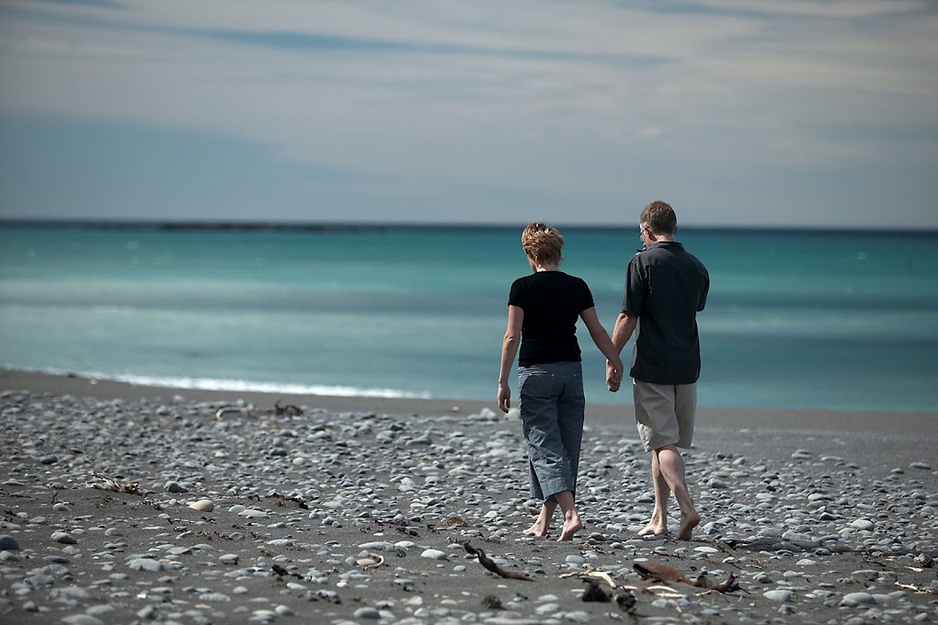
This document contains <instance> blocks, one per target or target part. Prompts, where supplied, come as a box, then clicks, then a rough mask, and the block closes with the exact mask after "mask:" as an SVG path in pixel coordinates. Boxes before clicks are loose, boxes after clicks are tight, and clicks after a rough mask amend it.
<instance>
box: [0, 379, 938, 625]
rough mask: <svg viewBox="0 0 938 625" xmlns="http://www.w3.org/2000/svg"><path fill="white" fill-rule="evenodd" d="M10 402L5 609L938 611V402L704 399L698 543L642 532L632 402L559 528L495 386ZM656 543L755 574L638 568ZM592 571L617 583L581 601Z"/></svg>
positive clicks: (528, 615)
mask: <svg viewBox="0 0 938 625" xmlns="http://www.w3.org/2000/svg"><path fill="white" fill-rule="evenodd" d="M493 393H494V390H493ZM0 397H2V400H0V409H2V411H3V412H2V431H0V436H2V438H0V482H2V484H0V514H2V516H0V539H2V537H3V536H6V537H8V541H9V540H12V541H14V542H15V543H16V546H18V547H19V549H8V550H6V551H4V550H2V547H0V623H2V624H4V625H5V624H7V623H62V622H65V623H72V624H79V625H81V624H85V623H87V624H88V625H95V624H96V623H132V622H140V623H238V622H245V623H247V622H283V623H299V622H314V623H346V622H357V623H374V622H382V623H405V624H407V625H415V624H417V623H454V624H455V623H467V622H468V623H492V624H495V625H512V624H517V625H522V624H533V623H570V622H590V623H605V622H616V621H619V620H623V621H633V622H647V623H652V622H699V623H720V622H728V623H770V622H772V623H851V624H855V625H860V624H861V623H878V622H883V623H887V622H902V623H905V622H908V623H914V622H936V621H938V578H936V571H938V569H936V565H935V564H934V562H933V558H938V540H936V536H938V519H936V517H938V514H936V513H938V510H936V507H938V471H936V470H938V454H936V451H935V450H936V449H938V414H907V413H886V412H844V411H791V410H739V409H734V410H724V409H700V410H699V412H698V432H697V435H696V438H695V446H694V448H693V449H692V450H689V451H688V452H687V454H686V461H687V463H688V477H689V479H690V480H691V483H692V491H693V495H694V497H695V499H696V501H697V504H698V506H699V508H700V512H701V515H702V517H703V522H702V524H701V526H700V527H699V528H698V531H697V532H696V533H695V535H694V538H693V540H691V541H689V542H681V541H675V540H670V539H665V540H661V539H659V540H642V539H640V538H638V537H637V536H636V535H635V529H636V528H639V527H641V526H642V524H643V522H644V520H645V519H647V515H648V513H649V512H650V508H651V505H650V503H649V501H648V498H647V493H648V491H649V488H650V487H649V484H648V479H647V478H648V476H647V467H646V462H647V458H646V456H645V455H644V453H642V452H640V451H639V450H638V449H637V448H636V446H635V442H634V439H635V430H634V424H633V414H632V409H631V406H630V402H629V401H628V400H629V396H628V395H622V396H621V400H622V405H620V406H601V405H591V406H589V407H588V411H587V431H586V433H585V437H584V445H583V448H584V456H583V462H582V464H581V479H580V485H581V486H580V488H581V492H580V493H579V494H578V499H579V502H580V512H581V514H582V516H583V518H584V521H585V527H584V529H583V531H582V532H580V533H579V534H578V535H577V537H576V539H575V540H574V541H573V542H572V543H562V544H561V543H557V542H554V541H552V540H538V539H532V538H528V537H523V536H522V535H521V531H522V530H523V529H524V528H525V527H527V525H529V524H530V522H531V521H532V520H533V518H532V517H531V516H530V515H531V512H532V511H533V510H535V509H536V508H535V505H534V502H530V501H529V500H528V495H527V474H526V469H525V466H526V465H525V463H524V461H523V455H522V453H521V452H522V447H521V442H520V441H521V439H520V432H519V430H520V426H519V424H518V423H517V422H514V421H508V420H505V419H503V418H502V417H501V415H494V416H492V415H488V414H485V413H484V412H483V409H489V410H491V409H493V408H494V402H492V403H488V402H470V401H464V400H388V399H371V398H365V399H363V398H341V397H313V396H288V395H265V394H255V393H238V394H234V393H229V392H211V391H191V390H182V389H165V388H148V387H140V386H131V385H127V384H121V383H115V382H109V381H103V380H100V381H93V380H88V379H83V378H78V377H64V376H48V375H40V374H32V373H21V372H14V371H0ZM114 400H120V401H114ZM276 401H279V402H280V404H281V405H295V406H299V407H302V409H303V411H304V413H303V414H302V415H299V416H293V417H291V416H287V415H277V414H275V413H274V403H275V402H276ZM225 407H228V408H237V409H238V410H237V411H231V412H225V413H223V414H222V415H221V416H220V417H216V414H217V412H218V410H219V409H221V408H225ZM99 428H100V429H99ZM483 452H484V453H483ZM493 454H494V455H493ZM498 454H501V455H498ZM297 457H302V458H304V459H305V464H303V463H295V462H292V460H294V459H295V458H297ZM167 476H169V477H167ZM107 478H110V480H112V481H110V482H108V481H107ZM176 481H178V483H179V484H182V485H183V487H184V488H185V490H183V491H176V490H175V488H170V486H169V485H170V483H171V482H176ZM130 485H134V486H133V487H132V488H130ZM95 486H96V487H95ZM109 487H112V488H110V489H109ZM127 491H131V492H127ZM200 499H210V500H211V501H212V502H213V503H214V509H213V510H212V511H210V512H206V511H197V510H194V509H192V508H190V507H189V505H190V504H191V503H193V502H195V501H197V500H200ZM63 504H64V505H63ZM239 506H246V507H247V508H248V509H256V510H259V511H261V512H263V513H264V515H265V516H263V517H260V518H256V519H255V518H250V517H245V516H243V515H241V514H240V512H241V509H240V508H239ZM672 511H673V512H672V513H673V514H675V515H676V510H675V509H674V506H673V505H672ZM676 520H677V519H676V518H673V519H672V525H673V523H674V522H676ZM867 521H868V522H869V524H870V525H869V526H866V525H864V522H867ZM57 532H62V533H65V534H69V535H70V536H71V537H72V538H73V539H74V540H75V541H76V542H75V543H74V544H72V543H70V542H64V543H63V542H60V539H61V536H60V535H57V536H58V538H53V534H56V533H57ZM554 535H556V532H555V534H554ZM466 542H468V543H470V544H471V545H472V546H473V547H475V548H481V549H484V550H485V552H486V553H487V554H489V555H490V556H491V557H493V558H495V559H496V561H497V562H499V563H500V564H501V565H502V566H504V567H505V568H506V569H509V570H512V571H517V572H522V573H524V574H526V575H528V576H529V577H530V578H531V581H522V580H515V579H503V578H501V577H498V576H496V575H494V574H493V573H491V572H489V571H486V570H485V569H484V568H483V567H482V566H481V565H480V564H479V562H478V561H477V560H476V559H475V558H474V557H472V556H470V555H469V554H467V553H466V550H465V548H464V546H463V544H464V543H466ZM0 544H2V543H0ZM427 550H436V551H437V552H439V553H438V554H437V555H438V556H439V557H440V559H434V558H431V557H426V556H425V555H424V553H425V552H426V551H427ZM430 554H431V555H432V554H433V553H432V552H430ZM141 558H142V559H143V560H144V561H148V560H152V561H153V562H157V563H159V564H162V565H163V566H162V568H161V570H159V571H150V570H146V568H145V567H144V569H143V570H139V569H138V567H139V566H140V564H139V561H140V560H141ZM371 561H374V562H375V563H376V564H374V565H372V564H370V562H371ZM145 563H147V562H145ZM150 563H152V562H150ZM649 563H651V564H663V565H667V566H670V567H673V568H674V569H676V570H678V571H680V572H681V573H682V574H683V575H685V576H686V577H688V578H696V577H697V576H698V575H700V574H701V573H704V572H706V573H707V578H708V579H710V580H711V581H712V582H722V581H725V580H726V579H727V578H728V577H729V576H730V574H732V575H733V576H735V578H736V579H737V581H738V588H737V589H735V590H733V591H731V592H728V593H720V592H715V591H712V590H711V591H707V590H705V589H701V588H696V587H692V586H688V585H686V584H683V583H680V582H674V581H665V582H655V581H650V580H643V579H641V578H640V576H639V575H638V574H637V573H636V572H635V569H634V565H635V564H639V565H648V564H649ZM155 566H156V565H155ZM586 571H601V572H605V573H607V574H608V575H609V578H610V579H611V580H612V581H613V582H614V583H615V584H616V586H617V587H616V588H615V589H614V588H612V587H610V586H609V585H607V584H606V582H604V581H600V582H599V583H600V585H601V587H603V588H604V589H605V593H606V594H608V595H610V596H611V597H612V599H613V601H611V602H608V603H606V602H600V601H594V602H587V601H584V600H583V599H582V591H583V590H584V589H585V588H586V587H587V583H586V582H585V581H584V580H583V578H582V577H581V576H579V575H578V574H581V573H584V572H586ZM626 593H630V594H626ZM616 596H618V597H619V598H620V599H622V600H623V601H626V602H629V601H631V599H630V597H634V603H635V605H634V606H633V608H631V609H628V608H627V607H626V606H623V605H619V604H617V603H616V602H615V597H616ZM498 604H500V605H501V607H502V609H497V608H498ZM493 606H494V607H493ZM379 619H380V620H379Z"/></svg>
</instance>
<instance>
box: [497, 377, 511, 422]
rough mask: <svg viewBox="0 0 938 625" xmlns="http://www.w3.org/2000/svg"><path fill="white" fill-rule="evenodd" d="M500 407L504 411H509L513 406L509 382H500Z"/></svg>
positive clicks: (498, 399) (498, 398)
mask: <svg viewBox="0 0 938 625" xmlns="http://www.w3.org/2000/svg"><path fill="white" fill-rule="evenodd" d="M497 401H498V408H499V410H501V411H502V412H504V413H506V414H507V413H508V409H509V408H511V389H510V388H508V382H499V383H498V397H497Z"/></svg>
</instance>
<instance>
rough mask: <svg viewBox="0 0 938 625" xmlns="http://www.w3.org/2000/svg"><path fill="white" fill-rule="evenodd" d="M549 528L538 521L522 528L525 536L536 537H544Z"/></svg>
mask: <svg viewBox="0 0 938 625" xmlns="http://www.w3.org/2000/svg"><path fill="white" fill-rule="evenodd" d="M549 529H550V528H549V527H548V526H546V525H543V524H542V523H541V522H540V521H535V522H534V525H532V526H531V527H529V528H528V529H526V530H524V535H525V536H537V537H538V538H544V537H546V536H547V532H548V530H549Z"/></svg>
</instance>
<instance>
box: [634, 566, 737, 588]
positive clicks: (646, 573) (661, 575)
mask: <svg viewBox="0 0 938 625" xmlns="http://www.w3.org/2000/svg"><path fill="white" fill-rule="evenodd" d="M632 568H633V569H635V572H636V573H638V574H639V576H640V577H641V578H642V579H651V580H654V581H657V582H680V583H682V584H687V585H689V586H695V587H696V588H705V589H706V590H714V591H716V592H731V591H733V590H738V589H739V585H738V584H737V583H736V575H734V574H733V573H730V574H729V577H727V578H726V581H725V582H723V583H720V584H713V583H712V582H710V580H709V579H707V576H706V574H703V573H702V574H701V575H700V576H698V577H697V579H690V578H689V577H685V576H684V574H683V573H681V572H680V571H678V570H677V569H676V568H674V567H673V566H668V565H667V564H657V563H654V562H648V563H638V562H636V563H635V564H633V565H632Z"/></svg>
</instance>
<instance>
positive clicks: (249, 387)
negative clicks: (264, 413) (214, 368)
mask: <svg viewBox="0 0 938 625" xmlns="http://www.w3.org/2000/svg"><path fill="white" fill-rule="evenodd" d="M112 379H114V380H116V381H118V382H127V383H128V384H136V385H138V386H160V387H166V388H184V389H198V390H204V391H233V392H246V393H252V392H253V393H283V394H284V395H329V396H333V397H388V398H396V399H430V393H427V392H423V393H411V392H407V391H401V390H398V389H393V388H361V387H356V386H328V385H324V384H311V385H303V384H278V383H276V382H257V381H251V380H213V379H206V378H185V377H159V376H139V375H118V376H113V378H112Z"/></svg>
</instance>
